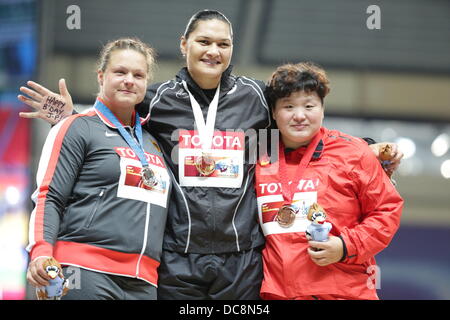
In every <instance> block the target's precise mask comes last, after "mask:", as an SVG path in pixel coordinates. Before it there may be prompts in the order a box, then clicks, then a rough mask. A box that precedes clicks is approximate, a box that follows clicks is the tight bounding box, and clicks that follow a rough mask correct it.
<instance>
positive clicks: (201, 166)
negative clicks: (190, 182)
mask: <svg viewBox="0 0 450 320" xmlns="http://www.w3.org/2000/svg"><path fill="white" fill-rule="evenodd" d="M195 168H196V169H197V171H198V172H199V173H200V174H202V175H203V176H209V175H211V174H212V173H213V172H214V170H216V161H215V160H214V159H213V158H212V157H211V155H210V154H207V153H205V152H202V155H201V156H200V157H197V158H196V159H195Z"/></svg>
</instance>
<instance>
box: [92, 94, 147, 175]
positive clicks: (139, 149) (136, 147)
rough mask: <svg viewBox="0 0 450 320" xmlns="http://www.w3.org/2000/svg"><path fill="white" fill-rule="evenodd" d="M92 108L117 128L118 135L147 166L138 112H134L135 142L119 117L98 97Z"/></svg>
mask: <svg viewBox="0 0 450 320" xmlns="http://www.w3.org/2000/svg"><path fill="white" fill-rule="evenodd" d="M94 108H95V109H97V110H98V111H100V112H101V113H102V114H103V115H104V116H105V117H106V118H107V119H108V120H109V121H110V122H111V123H112V124H113V125H114V126H116V127H117V129H118V130H119V133H120V135H121V136H122V138H124V139H125V141H126V142H127V143H128V145H129V146H130V148H131V149H132V150H133V151H134V152H135V153H136V155H137V156H138V158H139V160H140V161H141V163H142V167H143V168H144V167H148V161H147V158H146V157H145V153H144V144H143V143H142V126H141V120H140V117H139V114H138V113H137V112H136V116H135V118H136V122H135V126H134V130H135V133H136V138H137V140H138V142H139V144H138V143H136V140H134V139H133V137H132V136H131V135H130V134H129V133H128V131H127V130H126V129H125V128H124V127H123V125H122V124H121V123H120V121H119V119H117V118H116V116H115V115H114V113H112V111H111V110H109V108H108V107H107V106H105V105H104V104H103V102H102V101H100V99H97V101H96V102H95V104H94Z"/></svg>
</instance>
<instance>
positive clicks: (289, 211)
mask: <svg viewBox="0 0 450 320" xmlns="http://www.w3.org/2000/svg"><path fill="white" fill-rule="evenodd" d="M296 212H297V210H295V208H293V207H292V206H289V205H284V206H282V207H281V208H280V209H279V210H278V213H277V217H276V220H277V222H278V224H279V225H280V226H281V227H283V228H289V227H290V226H292V225H293V224H294V221H295V214H296Z"/></svg>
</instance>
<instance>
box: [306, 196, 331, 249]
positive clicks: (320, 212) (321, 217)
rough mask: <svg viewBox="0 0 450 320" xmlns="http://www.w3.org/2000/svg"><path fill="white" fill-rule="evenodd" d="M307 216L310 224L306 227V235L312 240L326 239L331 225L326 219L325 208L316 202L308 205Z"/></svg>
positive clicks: (322, 240) (321, 240)
mask: <svg viewBox="0 0 450 320" xmlns="http://www.w3.org/2000/svg"><path fill="white" fill-rule="evenodd" d="M307 218H308V220H309V221H311V224H310V225H309V226H308V227H307V228H306V235H307V236H309V238H311V240H313V241H320V242H324V241H327V240H328V233H329V232H330V230H331V227H332V226H331V223H329V222H327V221H326V218H327V215H326V214H325V210H324V209H323V208H322V207H321V206H320V205H319V204H318V203H313V204H312V205H311V206H310V207H309V211H308V215H307Z"/></svg>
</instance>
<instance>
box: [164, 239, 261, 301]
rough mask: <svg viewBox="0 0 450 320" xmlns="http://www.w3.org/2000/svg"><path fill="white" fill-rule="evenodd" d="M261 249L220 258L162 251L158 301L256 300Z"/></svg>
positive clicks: (259, 286)
mask: <svg viewBox="0 0 450 320" xmlns="http://www.w3.org/2000/svg"><path fill="white" fill-rule="evenodd" d="M261 250H262V248H261V247H260V248H254V249H250V250H246V251H242V252H233V253H224V254H196V253H188V254H184V253H179V252H173V251H167V250H163V254H162V257H161V264H160V266H159V269H158V276H159V282H158V290H157V292H158V299H160V300H209V299H213V300H258V299H260V297H259V291H260V289H261V282H262V279H263V267H262V255H261Z"/></svg>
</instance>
